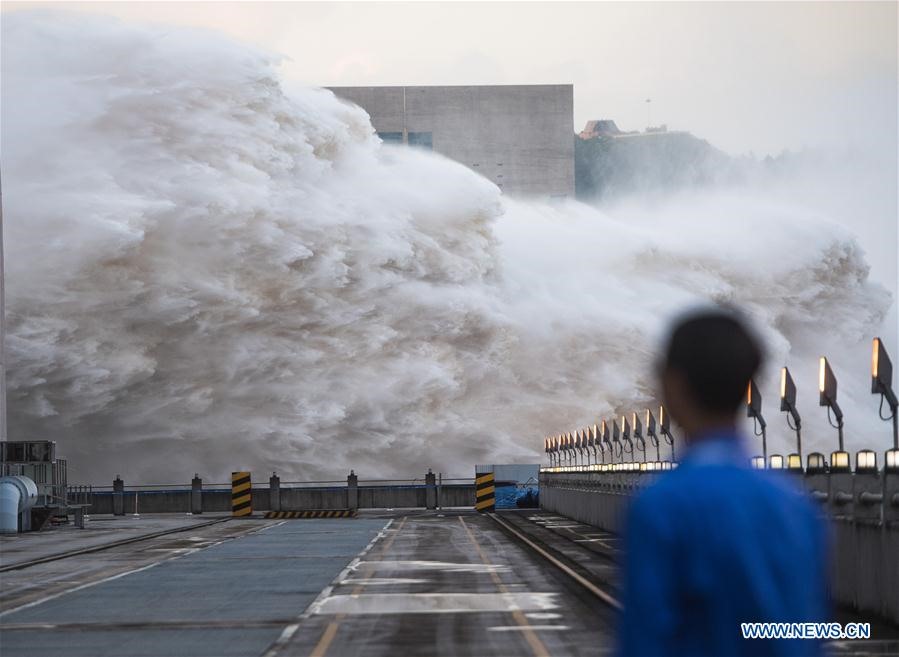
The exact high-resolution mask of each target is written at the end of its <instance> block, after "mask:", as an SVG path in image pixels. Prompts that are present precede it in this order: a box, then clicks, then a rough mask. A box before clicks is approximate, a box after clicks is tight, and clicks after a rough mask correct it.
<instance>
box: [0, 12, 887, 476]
mask: <svg viewBox="0 0 899 657" xmlns="http://www.w3.org/2000/svg"><path fill="white" fill-rule="evenodd" d="M2 36H3V44H2V48H3V51H2V55H3V61H2V67H3V70H2V74H3V79H2V85H3V86H2V92H3V107H2V120H3V122H2V162H3V170H2V175H3V192H4V194H3V203H4V220H5V230H6V248H7V271H6V275H7V278H6V284H7V294H8V307H7V313H8V315H7V320H8V336H7V349H8V360H9V373H8V376H9V414H10V416H9V434H10V438H11V439H53V440H57V441H58V444H59V450H60V452H61V453H63V454H65V455H66V456H67V457H68V458H69V462H70V479H72V480H77V481H89V480H93V481H94V482H102V481H105V480H108V479H110V478H111V477H112V476H113V475H114V474H116V473H120V474H122V475H123V476H124V477H126V480H128V481H129V482H136V481H144V482H149V481H155V482H159V481H161V480H169V479H174V480H176V481H186V480H187V478H188V477H189V476H190V475H191V474H193V473H194V472H200V473H202V474H203V475H204V476H205V477H207V478H211V479H218V480H222V478H223V477H224V476H225V475H226V473H227V472H229V471H231V470H237V469H251V470H252V471H253V472H254V473H257V472H258V473H261V474H260V476H261V475H262V473H266V472H268V471H272V470H277V471H279V473H280V474H282V476H284V477H285V478H287V479H309V478H328V477H336V478H339V477H343V476H345V474H346V472H347V471H348V470H349V469H350V468H354V469H355V470H356V472H357V473H360V475H361V476H363V477H366V478H370V477H371V478H373V477H395V476H403V477H406V476H418V475H421V473H423V472H424V471H425V469H426V468H427V467H432V468H434V470H435V471H438V470H439V471H443V472H445V473H447V474H455V475H459V476H470V475H471V472H472V465H473V464H474V463H476V462H478V463H483V462H514V461H526V462H527V461H530V462H534V461H536V460H538V459H539V458H540V454H539V452H538V450H539V449H540V448H541V447H542V438H543V436H544V435H548V434H551V433H553V432H558V431H561V430H564V429H569V428H575V427H576V426H583V425H584V424H586V423H587V422H591V421H594V420H595V419H597V418H598V417H599V416H601V415H606V414H608V415H611V414H620V413H622V412H627V411H629V410H632V409H635V410H639V409H640V408H642V407H643V406H644V405H646V404H649V403H654V400H655V398H656V393H655V390H654V385H653V380H652V376H651V369H650V364H651V362H652V359H653V355H654V349H655V348H656V344H657V340H658V338H659V336H660V335H661V332H662V330H663V328H664V322H665V320H666V319H667V318H669V317H670V316H671V315H672V314H673V313H675V312H677V311H678V310H680V309H682V308H683V307H684V306H686V305H689V304H694V303H697V302H700V301H708V300H714V301H727V302H733V303H737V304H739V305H741V306H742V307H743V308H745V309H746V310H747V311H748V312H749V313H750V314H751V316H752V317H753V318H754V319H755V320H756V322H757V324H758V326H759V329H760V332H761V333H762V335H763V336H764V339H765V341H766V344H767V346H768V348H769V351H770V355H771V358H770V367H769V368H768V371H767V372H766V375H765V377H763V381H762V383H763V384H764V385H763V386H762V390H763V394H766V395H767V396H768V400H769V401H768V407H771V406H772V403H771V402H773V401H775V396H776V390H777V386H776V375H777V368H778V367H779V366H780V365H781V364H783V363H786V364H789V365H791V367H792V369H793V370H794V377H795V378H796V379H797V383H798V384H799V385H800V402H801V404H803V405H804V407H803V412H804V413H805V414H806V416H807V417H809V420H808V422H807V426H809V427H810V429H809V430H807V432H806V444H807V446H808V447H815V446H818V447H820V448H822V449H829V448H830V446H831V444H832V443H833V433H832V430H830V429H826V428H825V424H824V419H823V417H822V412H821V411H820V410H819V409H817V408H814V404H815V399H814V395H813V386H814V385H815V371H816V370H815V368H816V365H817V363H816V356H817V354H818V353H819V352H826V353H829V354H833V356H832V358H833V361H834V365H835V366H836V369H837V372H838V374H841V376H843V378H842V379H841V386H842V388H841V395H846V396H848V401H846V402H844V404H845V405H846V406H847V409H846V410H847V416H850V415H851V422H852V424H851V426H854V427H859V428H861V429H862V430H863V431H861V432H858V433H855V434H853V433H852V432H849V433H848V434H847V436H849V440H850V443H851V441H855V442H856V443H858V444H857V447H861V446H862V443H866V444H868V443H871V444H875V445H879V444H880V443H879V442H877V441H879V440H880V438H877V439H876V440H873V439H871V436H874V435H879V434H875V432H877V431H881V432H882V433H883V434H884V439H883V441H881V442H883V444H884V445H885V444H886V433H885V431H884V430H882V429H881V427H880V426H879V421H877V420H876V419H875V418H874V417H873V414H872V413H871V412H869V411H868V410H867V407H868V406H870V405H871V404H872V403H873V402H872V401H870V400H869V397H870V395H869V394H868V390H867V385H868V384H867V382H866V379H865V373H866V369H865V368H866V365H865V363H866V358H867V349H868V346H867V345H868V342H867V340H869V339H870V337H871V336H872V331H873V330H875V328H874V327H877V326H878V325H879V323H880V322H881V321H882V318H883V317H884V314H885V313H886V311H887V309H888V308H889V305H890V303H891V300H890V298H889V295H888V294H887V293H886V292H885V291H884V290H883V289H882V288H881V287H879V286H877V285H876V284H873V283H871V282H870V281H868V265H867V264H866V261H865V258H864V254H863V253H862V252H861V250H860V248H859V246H858V244H857V243H856V241H855V240H854V238H853V236H852V235H851V234H849V232H848V231H847V230H846V229H844V228H841V227H840V226H838V225H836V224H835V223H833V222H831V221H829V220H828V219H827V218H826V217H824V216H822V215H820V214H817V213H812V212H810V211H807V210H804V209H803V208H802V207H799V206H796V205H793V204H789V203H787V202H785V201H783V200H779V201H774V200H765V199H764V198H763V197H759V196H758V195H755V194H750V193H748V192H745V191H740V190H734V189H730V190H726V189H719V190H717V191H700V190H694V191H691V192H689V193H683V194H679V195H673V196H670V197H666V198H665V199H664V200H659V199H656V200H654V201H653V202H651V203H648V202H647V203H644V202H641V201H640V200H638V199H635V200H634V202H633V203H631V204H627V203H625V204H622V205H620V206H618V207H617V208H616V209H615V211H614V212H610V213H604V212H603V211H600V210H599V209H597V208H592V207H589V206H586V205H583V204H579V203H576V202H573V201H569V202H563V203H548V202H538V201H528V200H521V199H511V198H507V197H504V196H503V195H501V193H500V192H499V190H498V189H497V188H496V187H494V186H493V185H492V184H490V183H489V182H488V181H486V180H484V179H483V178H480V177H479V176H477V175H476V174H475V173H473V172H471V171H469V170H468V169H466V168H464V167H462V166H461V165H458V164H455V163H453V162H450V161H448V160H446V159H444V158H441V157H439V156H437V155H434V154H429V153H424V152H421V151H418V150H415V149H404V148H391V147H386V146H383V145H382V144H381V143H380V142H379V140H378V139H377V138H376V137H375V135H374V132H373V129H372V127H371V124H370V122H369V120H368V117H367V115H366V114H365V113H364V112H363V111H362V110H360V109H359V108H355V107H351V106H349V105H347V104H344V103H343V102H341V101H339V100H338V99H336V98H335V97H334V96H333V95H332V94H331V93H330V92H327V91H324V90H319V89H310V88H293V87H291V86H290V85H287V84H285V83H284V82H283V81H282V80H281V79H280V78H279V74H278V66H277V64H278V60H277V58H276V57H274V56H272V55H269V54H267V53H260V52H257V51H254V50H252V49H249V48H247V47H246V46H244V45H241V44H237V43H234V42H232V41H230V40H228V39H225V38H224V37H219V36H217V35H215V34H211V33H206V32H201V31H195V30H186V29H181V28H179V29H175V28H166V27H159V26H156V27H150V26H140V25H132V24H125V23H121V22H117V21H112V20H108V19H104V18H97V17H89V16H85V15H82V14H78V15H75V14H65V13H45V12H13V13H8V14H5V15H4V20H3V26H2ZM840 357H843V358H844V360H840ZM854 406H859V407H861V406H864V408H865V409H866V410H864V412H862V411H859V412H857V413H852V412H851V410H850V409H852V408H853V407H854ZM768 413H769V416H773V415H775V414H776V408H769V409H768ZM769 422H770V423H771V424H772V425H774V424H780V422H775V421H774V418H771V417H769ZM816 422H817V424H816ZM849 425H850V424H849V418H848V417H847V426H849ZM771 440H772V449H778V448H779V449H780V450H781V451H785V450H786V449H787V446H788V441H789V433H788V432H787V431H786V429H785V428H783V429H780V430H778V431H773V432H772V438H771Z"/></svg>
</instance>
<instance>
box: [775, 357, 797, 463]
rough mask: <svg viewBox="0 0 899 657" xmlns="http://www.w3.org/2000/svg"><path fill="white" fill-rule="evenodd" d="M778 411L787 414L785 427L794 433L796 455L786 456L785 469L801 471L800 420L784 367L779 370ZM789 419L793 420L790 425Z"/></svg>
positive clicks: (794, 390) (789, 378)
mask: <svg viewBox="0 0 899 657" xmlns="http://www.w3.org/2000/svg"><path fill="white" fill-rule="evenodd" d="M780 410H781V411H784V412H786V413H787V414H788V415H787V426H788V427H790V428H791V429H792V430H793V431H795V432H796V453H795V454H788V455H787V468H788V469H790V470H802V433H801V431H802V418H800V417H799V411H798V410H796V384H795V383H793V377H792V376H790V370H789V368H786V367H784V368H782V369H781V370H780ZM790 419H792V420H793V423H792V424H791V423H790Z"/></svg>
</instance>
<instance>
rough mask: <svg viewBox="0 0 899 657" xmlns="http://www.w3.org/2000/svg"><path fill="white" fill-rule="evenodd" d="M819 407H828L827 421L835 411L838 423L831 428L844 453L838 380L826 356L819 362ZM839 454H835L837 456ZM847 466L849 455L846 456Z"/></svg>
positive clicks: (840, 450)
mask: <svg viewBox="0 0 899 657" xmlns="http://www.w3.org/2000/svg"><path fill="white" fill-rule="evenodd" d="M818 393H819V397H818V405H819V406H826V407H827V419H828V420H830V412H831V411H833V415H834V417H835V418H836V421H837V423H836V424H833V422H831V426H833V427H834V428H836V430H837V435H838V437H839V445H840V449H839V452H842V453H845V452H843V411H841V410H840V406H839V404H837V378H836V377H835V376H834V375H833V370H832V369H830V363H828V362H827V359H826V358H825V357H824V356H821V360H820V361H818ZM836 453H837V452H834V454H836ZM846 459H847V464H846V467H849V465H848V459H849V455H848V454H847V455H846ZM831 467H833V459H831Z"/></svg>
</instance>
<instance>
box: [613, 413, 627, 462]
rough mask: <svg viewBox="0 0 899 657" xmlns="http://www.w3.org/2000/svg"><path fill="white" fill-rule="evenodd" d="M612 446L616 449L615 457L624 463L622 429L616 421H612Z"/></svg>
mask: <svg viewBox="0 0 899 657" xmlns="http://www.w3.org/2000/svg"><path fill="white" fill-rule="evenodd" d="M612 445H614V448H615V456H617V457H618V458H619V459H621V460H620V461H619V463H624V449H623V448H622V447H621V429H620V428H619V426H618V423H617V422H615V421H614V420H613V421H612Z"/></svg>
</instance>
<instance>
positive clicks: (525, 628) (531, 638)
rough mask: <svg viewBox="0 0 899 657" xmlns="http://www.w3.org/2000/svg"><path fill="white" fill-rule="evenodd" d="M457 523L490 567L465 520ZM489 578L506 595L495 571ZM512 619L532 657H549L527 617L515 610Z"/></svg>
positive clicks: (460, 518) (461, 518) (460, 517)
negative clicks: (520, 629)
mask: <svg viewBox="0 0 899 657" xmlns="http://www.w3.org/2000/svg"><path fill="white" fill-rule="evenodd" d="M459 522H460V523H461V524H462V528H463V529H464V530H465V533H466V534H467V535H468V540H470V541H471V544H472V545H474V549H475V551H476V552H477V553H478V556H480V558H481V561H483V562H484V564H486V565H490V560H489V559H488V558H487V555H486V554H484V550H483V549H482V548H481V546H480V544H478V542H477V541H476V540H475V537H474V534H472V532H471V529H469V527H468V525H467V524H466V522H465V519H464V518H463V517H462V516H459ZM490 577H491V578H492V579H493V583H494V584H496V588H498V589H499V590H500V592H502V593H508V591H509V590H508V589H507V588H506V586H505V584H503V581H502V580H501V579H500V577H499V575H497V574H496V571H492V570H491V571H490ZM512 618H514V619H515V622H516V623H518V625H519V626H520V627H521V628H522V632H523V633H524V639H525V641H527V643H528V646H530V648H531V652H533V653H534V657H549V651H548V650H547V649H546V646H545V645H543V642H542V641H541V640H540V637H538V636H537V633H536V632H534V630H533V629H532V628H531V624H530V623H529V622H528V619H527V617H526V616H525V615H524V614H523V613H522V612H521V610H520V609H516V610H515V611H513V612H512Z"/></svg>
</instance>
